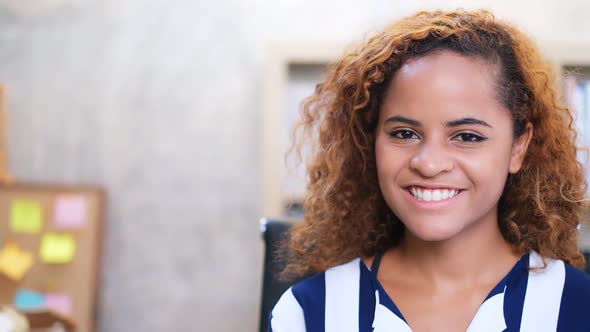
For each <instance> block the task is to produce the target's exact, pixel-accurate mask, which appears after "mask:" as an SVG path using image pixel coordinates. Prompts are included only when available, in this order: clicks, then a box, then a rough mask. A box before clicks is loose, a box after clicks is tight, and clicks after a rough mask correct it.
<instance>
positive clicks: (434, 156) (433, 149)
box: [410, 141, 455, 177]
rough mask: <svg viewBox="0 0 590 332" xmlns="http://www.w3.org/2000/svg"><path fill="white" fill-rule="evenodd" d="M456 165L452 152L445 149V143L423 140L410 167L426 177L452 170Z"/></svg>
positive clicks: (411, 160)
mask: <svg viewBox="0 0 590 332" xmlns="http://www.w3.org/2000/svg"><path fill="white" fill-rule="evenodd" d="M454 165H455V162H454V159H453V156H452V155H451V153H450V152H449V151H446V150H445V147H444V146H443V144H436V143H435V142H425V141H423V142H422V144H420V146H419V147H418V149H417V151H416V153H415V154H414V155H413V156H412V158H411V159H410V168H411V169H412V170H415V171H417V172H418V173H420V174H421V175H423V176H424V177H434V176H437V175H438V174H441V173H446V172H450V171H451V170H452V169H453V167H454Z"/></svg>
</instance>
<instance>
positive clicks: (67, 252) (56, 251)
mask: <svg viewBox="0 0 590 332" xmlns="http://www.w3.org/2000/svg"><path fill="white" fill-rule="evenodd" d="M75 253H76V241H75V240H74V238H73V237H72V235H71V234H68V233H47V234H45V235H43V238H42V239H41V249H40V253H39V254H40V256H41V260H42V261H43V262H45V263H49V264H64V263H69V262H71V261H72V259H74V254H75Z"/></svg>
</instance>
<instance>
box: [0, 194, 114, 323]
mask: <svg viewBox="0 0 590 332" xmlns="http://www.w3.org/2000/svg"><path fill="white" fill-rule="evenodd" d="M104 209H105V194H104V191H103V190H102V189H100V188H97V187H85V186H62V185H40V184H25V183H11V184H0V304H8V305H13V306H16V307H17V308H20V309H21V310H23V311H47V310H51V311H53V312H57V313H59V314H61V315H62V316H64V317H68V318H70V319H71V321H73V322H74V324H75V326H76V331H82V332H92V331H94V329H95V326H94V325H95V324H94V322H95V304H96V295H97V290H98V280H99V273H100V271H99V266H100V256H101V254H100V253H101V242H102V234H103V212H104ZM7 252H9V253H11V254H12V258H13V259H16V260H17V261H18V262H19V263H18V264H17V265H19V264H21V265H22V264H25V265H26V263H28V262H29V261H30V268H28V269H27V268H26V266H21V269H20V270H18V269H17V271H7V270H6V268H5V267H3V266H2V265H3V261H2V260H3V259H7V257H8V256H10V254H7ZM3 254H6V255H5V256H4V257H3ZM6 262H7V261H4V263H6ZM8 262H10V257H8ZM13 262H14V260H13ZM17 265H12V268H13V269H14V267H15V266H17ZM9 269H10V268H9ZM19 274H20V275H19ZM23 307H24V309H23ZM27 308H28V309H27ZM25 309H27V310H25Z"/></svg>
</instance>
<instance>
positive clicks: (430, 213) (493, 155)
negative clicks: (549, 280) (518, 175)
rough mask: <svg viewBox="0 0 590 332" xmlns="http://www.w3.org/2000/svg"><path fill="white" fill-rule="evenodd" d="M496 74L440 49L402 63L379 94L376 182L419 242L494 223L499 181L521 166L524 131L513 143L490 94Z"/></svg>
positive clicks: (506, 116) (505, 114)
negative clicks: (385, 91)
mask: <svg viewBox="0 0 590 332" xmlns="http://www.w3.org/2000/svg"><path fill="white" fill-rule="evenodd" d="M496 70H497V66H496V65H494V64H490V63H488V62H486V61H484V60H482V59H480V58H477V57H465V56H462V55H459V54H457V53H453V52H449V51H442V52H437V53H433V54H429V55H426V56H424V57H421V58H417V59H412V60H409V61H407V62H406V63H405V64H404V65H403V66H402V67H401V68H400V69H399V70H398V71H397V73H396V74H395V76H394V77H393V78H392V82H391V84H390V86H389V87H388V89H387V93H386V96H385V98H384V101H383V104H382V108H381V110H380V114H379V124H378V127H377V132H376V141H375V154H376V161H377V173H378V177H379V185H380V187H381V191H382V193H383V196H384V198H385V200H386V202H387V204H388V205H389V207H390V208H391V210H392V211H393V212H394V213H395V215H396V216H397V217H398V218H399V219H400V220H401V221H402V222H403V223H404V224H405V226H406V229H407V231H409V232H411V233H412V234H413V235H414V236H416V237H418V238H420V239H422V240H425V241H444V240H449V239H451V238H453V237H456V236H458V235H459V234H461V233H463V232H465V231H466V230H468V229H470V228H472V227H477V225H481V224H482V223H496V222H497V206H498V200H499V199H500V196H501V194H502V190H503V189H504V184H505V182H506V178H507V176H508V174H509V173H515V172H517V171H518V170H519V169H520V167H521V165H522V161H523V159H524V154H525V152H526V148H527V146H528V143H529V141H530V137H531V135H532V128H531V127H530V126H528V127H527V130H526V132H525V134H524V135H522V136H521V137H519V138H516V139H515V138H514V136H513V126H512V117H511V114H510V112H509V111H508V110H507V109H506V108H504V107H503V106H502V104H501V103H500V101H499V100H498V99H497V97H496V92H495V90H494V82H495V75H496V73H495V71H496Z"/></svg>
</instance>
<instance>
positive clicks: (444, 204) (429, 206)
mask: <svg viewBox="0 0 590 332" xmlns="http://www.w3.org/2000/svg"><path fill="white" fill-rule="evenodd" d="M409 187H411V186H408V187H406V188H405V189H403V190H402V191H403V192H404V197H405V198H406V200H408V201H409V202H410V203H411V204H412V205H414V206H415V207H417V208H419V209H426V210H436V209H446V208H449V207H451V206H453V205H455V204H456V203H457V202H458V201H459V198H460V197H462V196H463V192H464V191H465V190H461V189H457V190H459V193H458V194H457V195H455V196H453V197H451V198H447V199H444V200H441V201H421V200H419V199H418V198H416V197H414V195H412V193H410V190H409V189H408V188H409ZM415 187H418V186H415ZM423 188H428V189H431V188H429V187H423ZM438 188H448V189H453V188H449V187H435V188H432V189H438Z"/></svg>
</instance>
